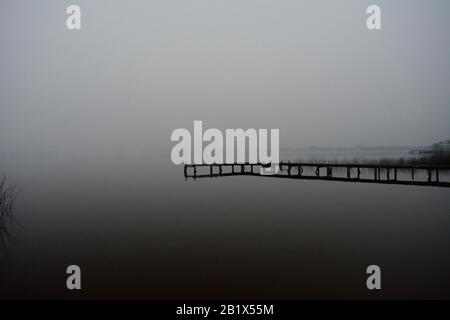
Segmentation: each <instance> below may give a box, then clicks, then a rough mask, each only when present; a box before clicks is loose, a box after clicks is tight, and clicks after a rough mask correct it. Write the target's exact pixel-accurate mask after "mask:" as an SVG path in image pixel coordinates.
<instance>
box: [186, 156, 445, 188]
mask: <svg viewBox="0 0 450 320" xmlns="http://www.w3.org/2000/svg"><path fill="white" fill-rule="evenodd" d="M270 166H271V165H270V164H262V163H248V162H247V163H231V164H228V163H223V164H186V165H184V177H185V179H186V180H187V179H188V178H193V179H199V178H214V177H227V176H259V177H271V178H288V179H303V180H326V181H343V182H362V183H380V184H397V185H415V186H434V187H446V188H449V187H450V166H394V165H373V164H367V165H365V164H348V163H345V164H334V163H333V164H330V163H297V162H280V163H279V164H278V168H279V170H278V172H277V173H276V174H270V175H267V174H261V168H268V167H270Z"/></svg>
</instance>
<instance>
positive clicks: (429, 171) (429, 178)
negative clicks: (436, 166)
mask: <svg viewBox="0 0 450 320" xmlns="http://www.w3.org/2000/svg"><path fill="white" fill-rule="evenodd" d="M428 182H431V169H428Z"/></svg>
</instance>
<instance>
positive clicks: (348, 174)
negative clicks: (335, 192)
mask: <svg viewBox="0 0 450 320" xmlns="http://www.w3.org/2000/svg"><path fill="white" fill-rule="evenodd" d="M347 179H350V167H347Z"/></svg>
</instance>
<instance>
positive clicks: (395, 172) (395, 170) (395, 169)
mask: <svg viewBox="0 0 450 320" xmlns="http://www.w3.org/2000/svg"><path fill="white" fill-rule="evenodd" d="M394 180H395V181H397V168H394Z"/></svg>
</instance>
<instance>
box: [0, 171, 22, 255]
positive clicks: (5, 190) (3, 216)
mask: <svg viewBox="0 0 450 320" xmlns="http://www.w3.org/2000/svg"><path fill="white" fill-rule="evenodd" d="M19 191H20V190H19V188H18V187H17V186H16V185H14V184H10V183H8V182H7V180H6V177H2V178H1V179H0V245H1V248H2V249H3V251H4V252H5V254H6V255H7V247H6V243H7V241H12V240H14V226H15V225H16V224H18V221H17V219H16V217H15V216H14V203H15V201H16V198H17V196H18V194H19Z"/></svg>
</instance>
